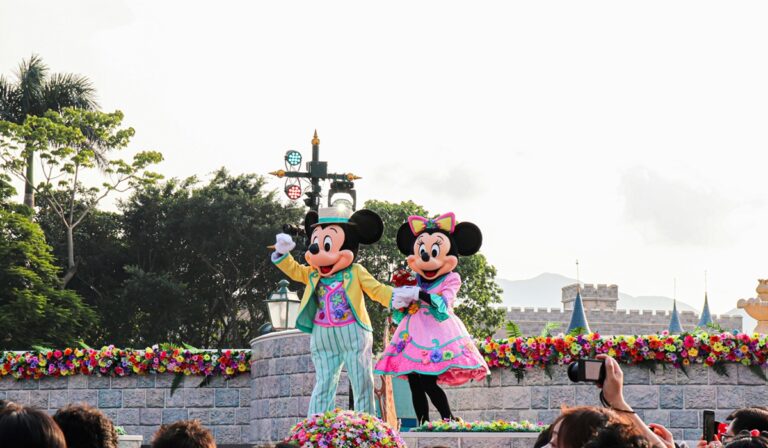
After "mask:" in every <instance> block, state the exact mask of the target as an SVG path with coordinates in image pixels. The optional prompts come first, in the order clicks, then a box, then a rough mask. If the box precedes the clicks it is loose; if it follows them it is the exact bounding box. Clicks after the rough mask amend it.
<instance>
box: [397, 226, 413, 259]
mask: <svg viewBox="0 0 768 448" xmlns="http://www.w3.org/2000/svg"><path fill="white" fill-rule="evenodd" d="M415 242H416V237H415V236H414V235H413V232H412V231H411V226H409V225H408V223H407V222H406V223H404V224H403V225H402V226H400V228H399V229H397V248H398V249H400V253H402V254H403V255H413V243H415Z"/></svg>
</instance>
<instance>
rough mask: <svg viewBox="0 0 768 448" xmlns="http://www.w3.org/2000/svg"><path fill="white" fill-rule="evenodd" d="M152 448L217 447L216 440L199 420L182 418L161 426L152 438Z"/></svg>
mask: <svg viewBox="0 0 768 448" xmlns="http://www.w3.org/2000/svg"><path fill="white" fill-rule="evenodd" d="M152 448H216V442H215V441H214V440H213V435H212V434H211V431H209V430H208V429H206V428H205V427H203V425H201V424H200V421H199V420H182V421H179V422H176V423H173V424H170V425H163V426H161V427H160V429H158V430H157V432H156V433H155V436H154V438H153V439H152Z"/></svg>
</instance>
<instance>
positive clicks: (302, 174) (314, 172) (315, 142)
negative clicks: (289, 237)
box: [269, 130, 361, 211]
mask: <svg viewBox="0 0 768 448" xmlns="http://www.w3.org/2000/svg"><path fill="white" fill-rule="evenodd" d="M301 159H302V157H301V153H299V152H298V151H296V150H290V151H288V152H286V153H285V167H286V169H284V170H277V171H272V172H271V173H269V174H272V175H273V176H276V177H278V178H280V179H282V178H286V179H285V190H284V191H285V194H286V195H287V196H288V198H289V199H291V200H292V201H296V200H298V199H299V198H300V197H301V196H302V194H304V195H305V196H306V198H305V199H304V204H306V205H307V207H309V208H310V209H311V210H314V211H317V209H318V208H320V196H321V195H322V191H323V189H322V187H321V186H320V181H323V180H330V181H332V183H331V190H330V194H329V197H328V205H329V206H333V205H335V204H334V203H336V202H339V203H340V204H339V205H341V204H343V205H345V206H347V207H351V208H352V210H355V208H356V207H357V195H356V192H355V183H354V181H355V180H357V179H361V177H359V176H356V175H354V174H352V173H346V174H339V173H329V172H328V162H325V161H321V160H320V139H319V138H318V137H317V130H315V135H314V137H313V138H312V160H311V161H309V162H307V164H306V169H307V171H299V166H300V165H301ZM302 180H304V181H308V182H309V185H308V186H307V187H306V188H302V186H301V181H302ZM336 194H339V195H341V194H343V195H344V196H345V197H344V198H342V199H340V200H337V201H334V200H333V197H334V195H336ZM347 197H349V198H351V200H349V199H347ZM345 202H346V204H344V203H345Z"/></svg>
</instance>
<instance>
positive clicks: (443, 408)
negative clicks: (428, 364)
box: [419, 375, 454, 420]
mask: <svg viewBox="0 0 768 448" xmlns="http://www.w3.org/2000/svg"><path fill="white" fill-rule="evenodd" d="M419 376H420V377H421V378H420V379H421V386H422V388H423V389H424V391H425V392H426V393H427V395H429V399H430V400H431V401H432V404H433V405H435V408H436V409H437V412H439V413H440V417H441V418H442V419H443V420H445V419H454V417H453V414H451V405H450V404H448V397H447V396H446V395H445V392H444V391H443V389H442V388H441V387H440V386H438V385H437V376H436V375H419Z"/></svg>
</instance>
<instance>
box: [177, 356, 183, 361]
mask: <svg viewBox="0 0 768 448" xmlns="http://www.w3.org/2000/svg"><path fill="white" fill-rule="evenodd" d="M176 362H184V357H183V356H181V355H179V356H177V357H176Z"/></svg>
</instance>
